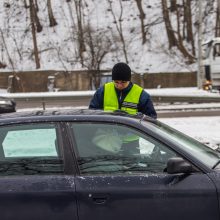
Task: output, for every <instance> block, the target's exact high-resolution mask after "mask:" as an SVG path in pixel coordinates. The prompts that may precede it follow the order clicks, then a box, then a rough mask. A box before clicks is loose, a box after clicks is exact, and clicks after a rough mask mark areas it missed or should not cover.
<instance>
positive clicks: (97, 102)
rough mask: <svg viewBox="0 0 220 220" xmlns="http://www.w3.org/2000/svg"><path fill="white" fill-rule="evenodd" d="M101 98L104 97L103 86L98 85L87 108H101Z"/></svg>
mask: <svg viewBox="0 0 220 220" xmlns="http://www.w3.org/2000/svg"><path fill="white" fill-rule="evenodd" d="M103 99H104V87H103V86H102V87H100V88H98V89H97V90H96V92H95V94H94V96H93V97H92V99H91V101H90V104H89V109H103Z"/></svg>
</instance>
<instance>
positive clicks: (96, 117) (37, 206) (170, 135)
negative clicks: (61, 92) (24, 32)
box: [0, 110, 220, 220]
mask: <svg viewBox="0 0 220 220" xmlns="http://www.w3.org/2000/svg"><path fill="white" fill-rule="evenodd" d="M219 195H220V154H219V153H218V152H217V151H214V150H212V149H211V148H209V147H207V146H205V145H203V144H201V143H200V142H198V141H196V140H194V139H192V138H190V137H188V136H186V135H184V134H182V133H180V132H178V131H176V130H174V129H172V128H171V127H169V126H167V125H165V124H163V123H161V122H160V121H157V120H154V119H151V118H148V117H146V116H143V115H137V116H128V115H125V114H122V113H106V112H102V111H95V110H69V111H68V110H62V111H35V112H16V113H10V114H2V115H0V213H1V220H6V219H22V220H26V219H27V220H30V219H32V220H34V219H36V220H39V219H41V220H43V219H47V220H48V219H53V220H56V219H57V220H58V219H65V220H67V219H71V220H76V219H77V220H88V219H90V220H92V219H94V220H103V219H105V220H110V219H111V220H112V219H120V220H121V219H125V220H130V219H132V220H133V219H139V220H142V219H143V220H146V219H154V220H157V219H178V220H183V219H184V220H185V219H187V220H195V219H199V220H217V219H219V211H220V208H219V207H220V206H219V205H220V204H219V198H220V196H219Z"/></svg>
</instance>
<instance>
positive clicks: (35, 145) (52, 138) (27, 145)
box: [0, 124, 63, 175]
mask: <svg viewBox="0 0 220 220" xmlns="http://www.w3.org/2000/svg"><path fill="white" fill-rule="evenodd" d="M57 134H58V131H57V127H56V125H55V124H29V125H18V126H7V127H0V167H1V169H0V175H19V174H22V175H23V174H24V175H26V174H27V175H34V174H53V173H63V157H62V151H61V146H59V143H60V141H59V139H58V135H57Z"/></svg>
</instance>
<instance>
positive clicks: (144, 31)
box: [135, 0, 147, 44]
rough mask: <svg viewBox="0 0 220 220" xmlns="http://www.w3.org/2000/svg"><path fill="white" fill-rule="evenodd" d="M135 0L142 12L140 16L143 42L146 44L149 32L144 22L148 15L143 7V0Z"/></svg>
mask: <svg viewBox="0 0 220 220" xmlns="http://www.w3.org/2000/svg"><path fill="white" fill-rule="evenodd" d="M135 1H136V3H137V7H138V10H139V13H140V15H139V18H140V21H141V33H142V44H145V43H146V41H147V38H146V34H147V33H146V30H145V24H144V19H145V17H146V15H145V13H144V10H143V7H142V0H135Z"/></svg>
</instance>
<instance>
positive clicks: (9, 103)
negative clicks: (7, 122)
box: [0, 96, 16, 114]
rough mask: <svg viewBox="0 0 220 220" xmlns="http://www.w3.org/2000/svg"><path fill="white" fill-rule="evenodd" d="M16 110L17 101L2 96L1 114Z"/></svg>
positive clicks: (0, 99) (0, 98) (0, 101)
mask: <svg viewBox="0 0 220 220" xmlns="http://www.w3.org/2000/svg"><path fill="white" fill-rule="evenodd" d="M15 111H16V102H15V101H14V100H11V99H9V98H6V97H1V96H0V114H2V113H10V112H15Z"/></svg>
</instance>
